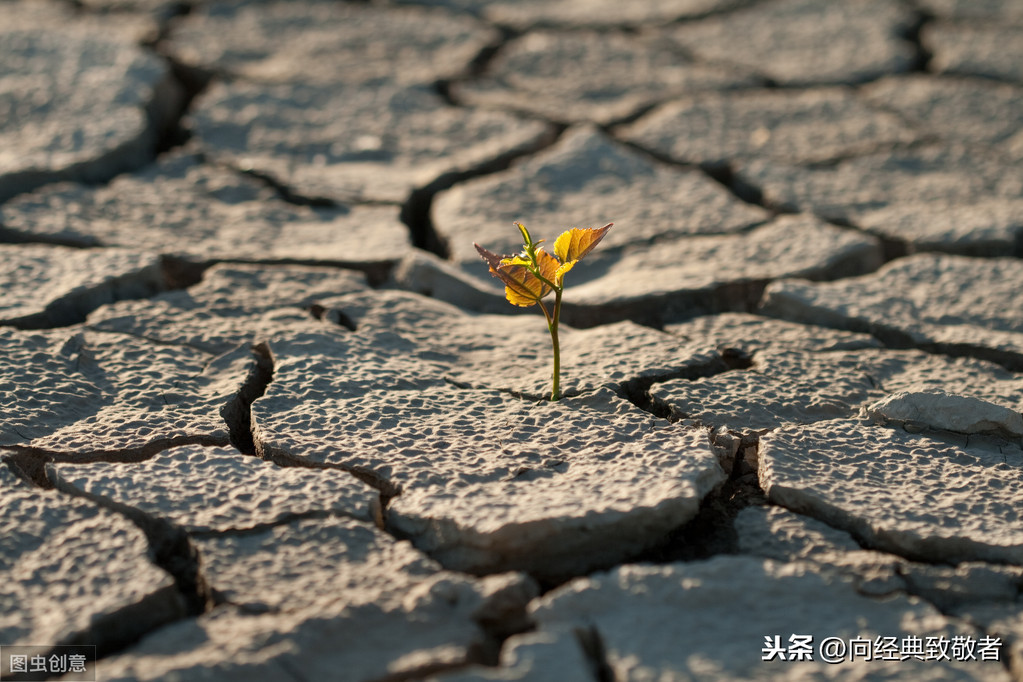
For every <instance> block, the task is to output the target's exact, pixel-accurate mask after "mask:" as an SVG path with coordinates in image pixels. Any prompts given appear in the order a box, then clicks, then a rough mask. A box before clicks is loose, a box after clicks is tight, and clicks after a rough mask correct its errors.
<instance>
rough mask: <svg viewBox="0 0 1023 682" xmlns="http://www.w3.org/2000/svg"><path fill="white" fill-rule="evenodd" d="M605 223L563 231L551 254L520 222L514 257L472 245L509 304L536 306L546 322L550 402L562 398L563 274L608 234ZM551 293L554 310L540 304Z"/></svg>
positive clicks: (556, 240)
mask: <svg viewBox="0 0 1023 682" xmlns="http://www.w3.org/2000/svg"><path fill="white" fill-rule="evenodd" d="M613 224H614V223H608V224H607V225H605V226H604V227H600V228H596V229H593V228H579V227H573V228H572V229H571V230H568V231H566V232H562V233H561V235H560V236H559V237H558V238H557V239H555V240H554V255H551V254H549V253H547V252H546V251H544V248H543V247H542V246H540V244H542V243H543V241H544V240H543V239H541V240H540V241H536V242H534V241H533V238H532V237H531V236H530V235H529V230H527V229H526V228H525V227H524V226H523V225H522V223H515V225H516V226H517V227H518V228H519V232H521V233H522V247H523V248H522V251H521V252H520V253H518V254H516V255H514V256H507V257H504V258H502V257H501V256H498V255H497V254H494V253H491V252H490V251H487V250H486V249H484V248H483V247H482V246H480V245H479V244H476V243H474V244H473V246H475V247H476V250H477V251H479V254H480V255H481V256H482V257H483V260H484V261H486V263H487V265H489V266H490V274H491V275H493V276H494V277H496V278H498V279H499V280H501V281H502V282H503V283H504V296H505V298H507V299H508V302H509V303H512V304H513V305H517V306H521V307H523V308H525V307H528V306H531V305H539V306H540V310H542V311H543V316H544V317H545V318H546V319H547V329H548V331H550V333H551V345H552V346H553V348H554V383H553V385H552V387H551V400H557V399H558V398H560V397H561V389H560V387H559V385H558V379H559V375H560V373H561V346H560V345H559V344H558V321H559V320H560V319H561V294H562V291H563V289H564V284H563V280H564V278H565V273H567V272H568V271H569V270H571V269H572V268H573V267H574V266H575V264H576V263H578V262H579V259H581V258H582V257H583V256H585V255H586V254H588V253H589V252H590V251H592V250H593V248H594V247H595V246H596V245H597V244H599V243H600V240H601V239H603V238H604V235H605V234H607V231H608V230H610V229H611V225H613ZM552 291H553V292H554V307H553V308H552V309H551V310H548V309H547V306H545V305H544V303H543V298H544V297H545V296H547V295H548V294H550V293H551V292H552Z"/></svg>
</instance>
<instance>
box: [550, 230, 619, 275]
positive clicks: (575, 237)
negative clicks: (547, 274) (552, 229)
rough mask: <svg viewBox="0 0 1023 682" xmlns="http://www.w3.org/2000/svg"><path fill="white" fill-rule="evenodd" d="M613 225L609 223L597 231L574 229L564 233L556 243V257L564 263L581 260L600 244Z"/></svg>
mask: <svg viewBox="0 0 1023 682" xmlns="http://www.w3.org/2000/svg"><path fill="white" fill-rule="evenodd" d="M612 225H614V223H608V224H607V225H605V226H604V227H600V228H596V229H594V228H588V227H587V228H582V227H573V228H572V229H571V230H568V231H567V232H562V233H561V235H559V236H558V238H557V239H556V240H555V241H554V255H555V256H557V257H558V260H560V261H561V262H562V263H568V262H570V261H577V260H579V259H580V258H582V257H583V256H585V255H586V254H588V253H589V252H590V251H592V250H593V248H594V247H595V246H596V245H597V244H599V243H600V240H601V239H603V238H604V235H605V234H607V231H608V230H610V229H611V226H612ZM566 272H567V270H566Z"/></svg>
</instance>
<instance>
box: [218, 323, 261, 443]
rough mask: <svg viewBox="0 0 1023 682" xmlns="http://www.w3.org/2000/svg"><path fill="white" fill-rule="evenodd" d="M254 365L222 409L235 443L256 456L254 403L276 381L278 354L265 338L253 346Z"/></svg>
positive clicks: (222, 414) (232, 440)
mask: <svg viewBox="0 0 1023 682" xmlns="http://www.w3.org/2000/svg"><path fill="white" fill-rule="evenodd" d="M252 358H253V362H252V365H250V366H249V373H248V375H247V376H246V377H245V381H244V382H243V383H242V385H241V387H240V388H239V389H238V392H237V393H235V395H234V396H233V397H232V398H231V399H230V400H229V401H228V402H227V404H226V405H224V406H223V407H221V408H220V416H221V417H223V419H224V422H225V423H226V424H227V429H228V432H229V433H230V434H231V438H230V440H231V445H233V446H234V447H235V448H237V449H238V451H239V452H241V453H242V454H245V455H253V456H255V455H256V445H255V442H254V440H253V436H252V403H253V402H254V401H255V400H256V399H257V398H260V397H262V396H263V394H264V393H266V389H267V387H268V386H269V385H270V382H271V381H273V374H274V356H273V352H272V351H271V350H270V346H269V344H267V342H265V341H262V342H260V343H257V344H255V345H253V346H252Z"/></svg>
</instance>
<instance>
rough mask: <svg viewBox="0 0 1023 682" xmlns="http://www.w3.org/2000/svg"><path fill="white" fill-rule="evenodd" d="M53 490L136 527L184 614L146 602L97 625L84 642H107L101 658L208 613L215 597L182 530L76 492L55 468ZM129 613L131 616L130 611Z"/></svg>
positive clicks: (51, 478)
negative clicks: (169, 581) (159, 609)
mask: <svg viewBox="0 0 1023 682" xmlns="http://www.w3.org/2000/svg"><path fill="white" fill-rule="evenodd" d="M46 476H47V479H48V480H49V482H50V485H51V487H52V488H55V489H56V490H58V491H60V492H61V493H64V494H66V495H69V496H72V497H77V498H80V499H85V500H88V501H89V502H92V503H93V504H95V505H97V506H99V507H103V508H105V509H109V510H110V511H112V512H114V513H117V514H120V515H121V516H123V517H125V518H126V519H128V520H129V521H131V522H132V523H133V524H135V525H136V526H137V527H138V528H139V529H140V530H141V531H142V532H143V534H144V535H145V536H146V540H147V541H148V543H149V547H150V551H151V552H152V560H153V563H154V564H156V566H158V567H159V568H161V569H163V570H164V571H166V572H167V573H168V574H169V575H170V576H171V577H172V578H173V579H174V585H175V589H176V590H177V593H178V595H179V597H180V599H181V600H182V605H183V608H184V613H183V614H181V613H174V614H172V613H164V614H160V613H159V612H157V611H155V610H153V609H151V608H149V607H148V606H147V605H146V604H145V602H143V603H140V604H137V605H134V606H132V607H128V609H122V610H121V611H120V612H117V613H116V614H110V615H108V616H107V617H106V618H103V619H101V620H99V621H97V622H95V623H94V624H93V626H92V628H90V632H89V633H86V634H87V635H88V636H89V637H92V638H91V639H90V638H88V637H86V638H85V639H83V642H85V643H89V644H94V643H97V639H98V640H99V641H102V642H103V646H101V647H100V648H99V649H98V652H97V653H98V654H99V657H100V658H103V657H106V656H110V655H112V654H116V653H119V652H121V651H123V650H124V649H126V648H128V647H129V646H131V645H132V644H134V643H136V642H138V641H139V640H140V639H141V638H142V637H144V636H145V635H147V634H149V633H151V632H153V631H155V630H157V629H159V628H161V627H163V626H165V625H168V624H169V623H173V622H175V621H178V620H182V619H184V618H189V617H194V616H198V615H201V614H203V613H205V612H207V611H208V610H209V609H210V608H212V606H213V604H214V600H213V593H212V589H211V587H210V585H209V584H208V583H207V580H206V576H205V574H204V573H203V571H202V566H201V557H200V555H199V552H198V550H197V549H196V547H195V545H193V544H192V542H191V540H190V538H189V537H188V533H187V532H186V531H185V530H184V528H182V527H180V526H178V525H176V524H174V523H171V522H169V521H167V520H166V519H162V518H160V517H158V516H154V515H151V514H148V513H146V512H143V511H142V510H140V509H137V508H135V507H131V506H129V505H125V504H121V503H119V502H116V501H114V500H111V499H108V498H104V497H101V496H99V495H95V494H92V493H89V492H87V491H84V490H81V489H79V488H76V487H75V486H74V485H72V484H70V483H69V482H67V481H66V480H64V479H63V478H62V477H61V476H60V474H59V473H58V472H57V470H56V469H54V468H53V467H52V466H48V467H47V468H46ZM126 611H128V613H126ZM111 626H113V627H114V630H115V631H116V632H117V635H115V636H111V635H110V633H109V630H107V628H109V627H111Z"/></svg>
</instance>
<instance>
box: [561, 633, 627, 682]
mask: <svg viewBox="0 0 1023 682" xmlns="http://www.w3.org/2000/svg"><path fill="white" fill-rule="evenodd" d="M572 635H573V636H574V637H575V641H576V643H577V644H578V645H579V648H580V649H582V652H583V656H584V657H585V658H586V661H587V662H588V663H589V665H590V671H589V672H590V674H591V675H592V676H593V679H594V682H615V679H616V678H615V673H614V669H613V668H612V667H611V664H610V662H609V661H608V658H607V647H605V646H604V638H603V637H601V635H600V631H599V630H597V626H596V625H589V626H586V627H576V628H573V629H572Z"/></svg>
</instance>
